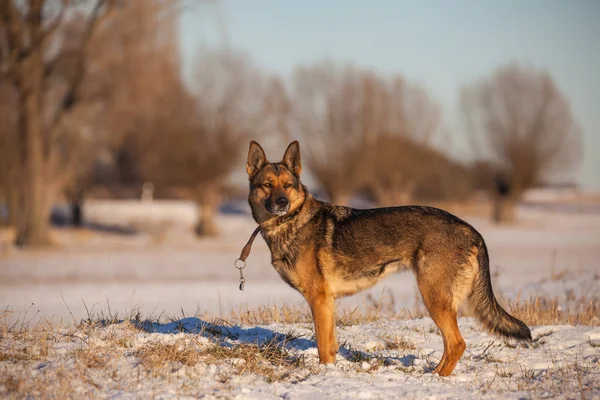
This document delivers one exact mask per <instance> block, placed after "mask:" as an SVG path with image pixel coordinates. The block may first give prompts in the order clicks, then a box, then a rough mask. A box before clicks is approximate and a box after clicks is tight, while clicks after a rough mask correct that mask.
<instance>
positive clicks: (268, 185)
mask: <svg viewBox="0 0 600 400" xmlns="http://www.w3.org/2000/svg"><path fill="white" fill-rule="evenodd" d="M263 186H264V187H266V188H270V187H273V185H271V183H270V182H265V183H263Z"/></svg>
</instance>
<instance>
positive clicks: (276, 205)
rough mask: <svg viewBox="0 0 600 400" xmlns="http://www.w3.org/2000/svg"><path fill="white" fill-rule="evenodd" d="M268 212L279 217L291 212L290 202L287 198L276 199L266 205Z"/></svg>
mask: <svg viewBox="0 0 600 400" xmlns="http://www.w3.org/2000/svg"><path fill="white" fill-rule="evenodd" d="M266 208H267V211H268V212H270V213H271V214H275V215H278V216H282V215H285V214H287V213H288V211H290V201H289V200H288V198H287V197H285V196H280V197H277V198H276V199H275V201H273V202H268V203H267V204H266Z"/></svg>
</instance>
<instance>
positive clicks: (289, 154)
mask: <svg viewBox="0 0 600 400" xmlns="http://www.w3.org/2000/svg"><path fill="white" fill-rule="evenodd" d="M282 162H283V163H284V164H285V166H286V167H288V168H289V170H290V171H292V173H293V174H294V175H296V176H297V177H300V171H302V161H301V160H300V144H298V141H297V140H294V141H293V142H292V143H290V145H289V146H288V148H287V150H286V151H285V154H284V155H283V160H282Z"/></svg>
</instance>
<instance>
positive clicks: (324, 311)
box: [307, 292, 338, 364]
mask: <svg viewBox="0 0 600 400" xmlns="http://www.w3.org/2000/svg"><path fill="white" fill-rule="evenodd" d="M307 300H308V303H309V305H310V311H311V313H312V316H313V321H314V323H315V334H316V336H317V348H318V350H319V362H320V363H321V364H329V363H334V362H335V355H336V353H337V350H338V349H337V340H336V338H335V321H334V299H333V296H332V295H331V294H328V293H325V292H319V293H316V294H314V295H312V296H307Z"/></svg>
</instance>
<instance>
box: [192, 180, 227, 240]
mask: <svg viewBox="0 0 600 400" xmlns="http://www.w3.org/2000/svg"><path fill="white" fill-rule="evenodd" d="M220 197H221V196H220V192H219V189H218V188H217V186H216V185H208V184H207V185H203V186H202V188H201V189H200V192H199V194H198V196H196V199H197V200H196V203H197V204H198V222H197V223H196V227H195V228H194V232H195V233H196V236H198V237H210V236H217V235H218V234H219V229H218V228H217V222H216V216H217V208H218V206H219V201H220Z"/></svg>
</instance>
